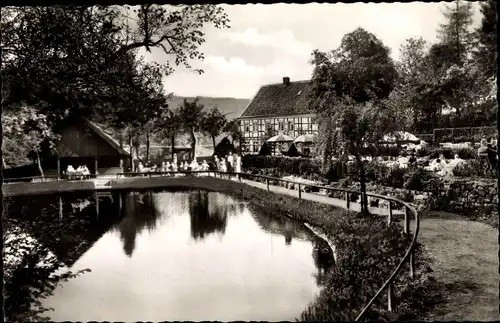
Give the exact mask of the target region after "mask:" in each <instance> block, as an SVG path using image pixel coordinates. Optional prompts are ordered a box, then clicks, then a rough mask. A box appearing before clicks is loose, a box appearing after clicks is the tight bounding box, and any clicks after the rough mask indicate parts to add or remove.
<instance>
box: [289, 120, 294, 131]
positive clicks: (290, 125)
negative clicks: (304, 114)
mask: <svg viewBox="0 0 500 323" xmlns="http://www.w3.org/2000/svg"><path fill="white" fill-rule="evenodd" d="M288 130H293V122H292V121H288Z"/></svg>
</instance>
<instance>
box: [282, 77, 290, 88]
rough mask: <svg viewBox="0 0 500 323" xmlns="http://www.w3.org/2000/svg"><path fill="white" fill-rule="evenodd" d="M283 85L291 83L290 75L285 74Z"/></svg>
mask: <svg viewBox="0 0 500 323" xmlns="http://www.w3.org/2000/svg"><path fill="white" fill-rule="evenodd" d="M283 85H285V86H286V85H290V78H289V77H288V76H285V77H284V78H283Z"/></svg>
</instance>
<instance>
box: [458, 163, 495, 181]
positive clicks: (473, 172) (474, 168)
mask: <svg viewBox="0 0 500 323" xmlns="http://www.w3.org/2000/svg"><path fill="white" fill-rule="evenodd" d="M453 175H454V176H458V177H488V178H496V172H494V171H487V170H486V166H485V165H484V164H483V163H482V162H481V161H480V160H479V159H471V160H468V161H467V162H465V163H462V164H461V165H458V166H457V167H455V168H454V169H453Z"/></svg>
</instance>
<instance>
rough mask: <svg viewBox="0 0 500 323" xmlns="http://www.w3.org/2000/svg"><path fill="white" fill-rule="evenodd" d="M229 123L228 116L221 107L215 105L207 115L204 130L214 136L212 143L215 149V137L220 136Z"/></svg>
mask: <svg viewBox="0 0 500 323" xmlns="http://www.w3.org/2000/svg"><path fill="white" fill-rule="evenodd" d="M226 124H227V119H226V116H225V115H223V114H222V113H221V112H220V111H219V109H218V108H217V107H216V106H215V107H213V108H212V109H211V110H210V111H209V112H208V113H207V114H206V116H205V119H204V120H203V125H202V128H203V132H205V133H207V134H208V135H209V136H210V137H211V138H212V144H213V146H214V150H215V137H217V136H219V135H220V134H221V133H222V132H223V130H224V127H225V126H226Z"/></svg>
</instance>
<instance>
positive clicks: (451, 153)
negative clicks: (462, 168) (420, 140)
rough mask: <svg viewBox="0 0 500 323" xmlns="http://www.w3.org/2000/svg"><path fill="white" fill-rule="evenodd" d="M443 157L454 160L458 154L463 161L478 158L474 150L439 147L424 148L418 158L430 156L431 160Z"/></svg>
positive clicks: (418, 153)
mask: <svg viewBox="0 0 500 323" xmlns="http://www.w3.org/2000/svg"><path fill="white" fill-rule="evenodd" d="M441 154H442V155H443V156H444V158H446V159H453V158H454V157H455V154H458V157H460V158H462V159H474V158H476V156H477V151H476V149H474V148H459V149H452V148H440V147H439V148H438V147H426V148H422V149H421V150H419V151H418V152H417V156H418V157H425V156H429V158H431V159H434V158H438V157H439V156H440V155H441Z"/></svg>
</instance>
